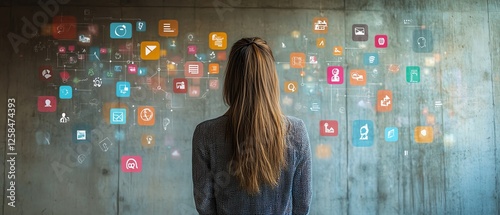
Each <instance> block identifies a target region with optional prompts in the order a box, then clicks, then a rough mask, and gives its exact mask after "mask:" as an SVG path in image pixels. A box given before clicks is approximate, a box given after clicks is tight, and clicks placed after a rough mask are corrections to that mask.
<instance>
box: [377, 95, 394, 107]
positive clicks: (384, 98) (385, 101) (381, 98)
mask: <svg viewBox="0 0 500 215" xmlns="http://www.w3.org/2000/svg"><path fill="white" fill-rule="evenodd" d="M391 110H392V91H390V90H379V91H378V92H377V111H378V112H389V111H391Z"/></svg>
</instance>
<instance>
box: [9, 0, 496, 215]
mask: <svg viewBox="0 0 500 215" xmlns="http://www.w3.org/2000/svg"><path fill="white" fill-rule="evenodd" d="M42 2H47V1H42ZM52 2H55V1H52ZM58 2H60V3H59V4H58V5H59V10H58V15H65V16H74V17H76V19H77V25H76V28H77V34H81V33H82V32H83V33H88V32H89V26H95V29H97V33H96V34H95V35H93V37H92V42H91V43H90V44H81V43H78V41H76V40H75V39H69V40H68V39H54V37H53V36H52V35H51V34H50V31H49V33H44V32H45V31H43V30H40V31H39V32H38V34H37V35H36V36H34V37H33V38H28V39H27V40H26V43H22V44H20V45H19V51H18V52H15V51H14V49H13V48H12V45H11V43H10V42H9V40H8V38H7V36H5V35H7V34H9V33H13V34H17V35H22V32H23V21H22V18H27V19H28V20H32V18H33V17H34V16H35V15H36V14H40V12H43V9H42V7H40V6H39V5H37V4H36V3H34V2H33V1H28V0H23V1H18V0H16V1H14V0H11V1H6V0H2V1H0V6H1V7H0V20H1V23H2V26H3V27H2V28H0V35H4V36H2V38H1V39H0V47H2V49H1V51H0V64H1V65H4V71H2V72H1V73H0V74H2V75H3V76H2V78H0V89H1V91H0V99H1V101H0V112H2V113H7V105H8V104H7V103H8V99H9V98H14V99H15V100H16V115H15V119H16V124H15V128H16V145H15V146H16V147H15V152H17V155H16V164H15V167H16V173H15V175H16V179H15V180H11V179H9V178H8V176H9V168H10V164H9V163H8V162H6V161H7V160H8V159H9V156H10V155H9V154H8V153H9V152H11V151H9V148H8V144H7V141H5V144H1V145H0V151H1V152H2V153H1V156H0V157H1V158H2V165H0V168H1V170H2V173H3V174H2V177H1V179H0V182H2V184H3V185H4V186H3V188H4V189H3V192H2V193H3V204H2V205H1V208H0V209H1V210H2V211H3V214H165V213H167V214H196V211H195V209H194V203H193V197H192V192H193V191H192V184H191V138H192V132H193V130H194V127H195V125H196V124H197V123H199V122H201V121H203V120H206V119H210V118H213V117H217V116H219V115H220V114H222V113H223V112H224V111H225V110H226V107H225V106H224V104H223V102H222V96H221V90H220V89H221V88H222V83H223V82H222V81H223V77H224V76H223V75H224V72H223V70H224V68H225V67H224V66H225V63H226V62H225V60H224V59H217V57H216V58H215V59H211V58H210V54H211V53H212V50H210V48H209V45H208V44H209V34H210V33H211V32H226V33H227V35H228V39H227V43H228V49H229V48H230V46H231V44H232V43H234V42H235V41H236V40H238V39H239V38H241V37H245V36H260V37H262V38H264V39H266V40H267V41H268V42H269V44H270V45H271V47H272V49H273V52H274V54H275V57H276V60H277V68H278V74H279V77H280V86H281V87H282V91H281V93H282V94H281V98H282V107H283V109H284V111H285V112H286V113H287V114H289V115H294V116H297V117H299V118H302V119H303V120H304V121H305V123H306V124H307V125H308V129H309V136H310V140H311V147H312V150H313V174H314V175H313V183H314V184H313V187H314V196H313V202H312V208H311V214H498V213H499V212H500V205H499V201H498V198H499V195H500V188H499V187H500V182H499V180H498V178H499V177H500V175H499V174H500V173H499V172H500V171H498V168H499V165H500V160H499V158H500V151H499V150H498V147H499V146H498V144H497V142H498V140H500V134H499V132H497V131H496V130H498V129H496V127H497V126H498V123H499V122H500V108H498V107H496V104H495V103H498V101H499V100H500V72H499V70H498V67H499V65H500V39H499V38H498V36H497V35H499V34H500V24H499V23H500V1H499V0H496V1H487V0H481V1H467V0H460V1H451V0H447V1H439V2H436V1H411V0H405V1H390V0H385V1H368V0H358V1H339V0H334V1H322V0H314V1H299V0H286V1H285V0H279V1H261V0H259V1H237V0H231V1H229V0H214V1H202V0H188V1H159V0H155V1H147V2H144V1H137V0H127V1H126V0H122V1H120V0H112V1H95V0H92V1H77V0H72V1H62V0H60V1H58ZM66 2H67V3H66ZM317 17H324V18H327V19H328V32H327V33H325V34H318V33H314V32H313V31H312V30H313V20H314V18H317ZM162 19H175V20H178V22H179V35H178V36H177V37H173V38H165V37H160V36H158V31H157V27H158V20H162ZM39 21H43V20H39ZM48 21H49V22H52V17H49V19H48ZM137 21H145V22H146V24H147V30H146V31H145V32H137V31H133V36H132V38H130V39H111V38H110V23H112V22H122V23H131V24H132V27H135V25H136V22H137ZM356 24H366V25H367V26H368V38H367V41H353V35H352V34H353V33H352V32H353V29H352V28H353V25H356ZM49 26H50V25H49ZM422 32H424V33H422ZM429 32H430V33H429ZM189 35H192V37H191V36H189ZM375 35H387V36H388V47H387V48H376V47H375V45H374V44H375V43H376V40H375ZM422 36H423V37H425V42H426V45H428V46H426V47H419V45H421V44H422V39H420V38H419V37H422ZM431 37H432V38H431ZM321 38H324V39H325V42H326V45H325V47H324V48H319V47H317V44H316V43H317V40H318V39H321ZM142 41H159V42H160V47H161V49H165V50H166V51H167V54H166V56H162V57H161V58H160V59H159V60H154V61H146V60H141V58H140V49H141V48H140V42H142ZM174 41H175V42H174ZM174 43H175V47H174V46H172V44H174ZM127 44H128V47H132V48H133V51H132V52H123V51H120V49H124V47H126V46H127ZM70 46H75V51H73V52H80V53H81V54H82V56H83V57H84V59H79V60H78V63H77V64H75V65H70V64H69V63H67V61H64V59H62V58H61V57H59V58H58V56H59V55H60V54H58V52H59V48H60V47H64V48H66V49H69V48H70ZM188 46H197V49H198V50H197V55H196V56H194V55H193V54H190V53H188ZM334 46H341V47H342V48H343V54H342V55H340V56H337V55H333V47H334ZM431 46H432V47H431ZM92 48H98V49H97V50H98V51H99V52H100V51H101V48H104V50H103V51H106V52H105V53H101V55H100V56H101V58H102V59H101V58H100V59H99V60H96V59H94V57H93V56H92V53H89V52H90V50H91V49H92ZM83 49H85V50H86V53H83V52H82V50H83ZM92 50H93V49H92ZM226 51H229V50H226ZM67 52H71V51H69V50H67ZM116 52H119V53H121V55H120V58H119V59H118V58H116V57H115V55H114V54H115V53H116ZM222 52H224V51H215V52H214V54H218V53H222ZM295 52H300V53H304V54H305V56H306V59H305V60H306V61H307V63H306V64H305V66H304V67H303V68H293V66H292V65H291V62H290V61H291V53H295ZM108 53H109V54H108ZM366 54H377V55H378V64H376V65H373V64H370V62H369V61H370V60H369V58H367V56H365V55H366ZM311 56H313V57H316V58H315V59H316V61H317V63H316V62H311V61H310V57H311ZM197 57H198V58H199V59H198V58H197ZM365 58H366V59H365ZM187 61H201V62H203V65H204V69H205V72H204V74H203V76H202V77H200V78H194V77H187V79H188V83H187V87H188V93H186V94H178V93H174V92H173V89H174V84H173V81H174V78H184V77H185V76H186V75H185V72H184V64H185V63H186V62H187ZM64 62H66V63H64ZM132 62H133V64H135V65H139V67H147V68H148V72H147V74H146V75H145V76H140V75H137V74H129V73H128V72H127V71H126V68H127V67H126V66H127V65H129V64H130V63H132ZM170 62H176V63H178V66H177V67H176V68H168V67H167V66H168V63H170ZM214 62H216V63H219V64H220V70H221V71H220V73H219V74H208V72H207V71H208V69H209V64H210V63H214ZM115 65H118V66H122V68H123V69H124V71H122V72H114V66H115ZM41 66H52V68H53V71H54V72H55V74H54V77H52V79H50V80H48V81H47V80H43V79H40V77H39V74H38V73H39V68H40V67H41ZM329 66H342V67H343V69H344V73H345V74H344V76H343V78H344V83H343V84H329V83H328V82H329V80H330V79H329V76H328V74H327V73H328V72H327V69H328V67H329ZM416 66H418V67H419V68H420V78H419V81H418V82H416V83H410V80H409V79H408V78H407V77H411V75H410V76H407V69H408V70H409V72H410V71H411V68H414V67H416ZM291 67H292V68H291ZM158 68H159V70H157V69H158ZM353 70H354V71H356V70H365V72H366V74H365V75H364V78H366V79H365V80H366V84H364V85H361V86H360V85H357V82H355V81H354V82H352V81H353V80H350V79H351V77H352V76H351V75H350V73H351V72H353ZM62 71H67V72H68V73H69V74H70V76H71V77H70V79H69V80H68V81H67V82H63V80H62V79H61V77H60V76H59V73H60V72H62ZM108 75H112V77H110V76H108ZM97 77H99V78H101V79H102V80H103V83H102V86H100V87H96V86H95V85H94V83H93V80H94V79H95V78H97ZM148 77H149V78H148ZM214 80H219V87H218V89H217V88H215V87H214V85H210V83H212V82H213V81H214ZM412 80H413V79H412ZM117 81H129V82H130V84H131V89H130V91H131V95H130V98H120V97H117V96H116V86H115V84H116V82H117ZM290 81H292V82H293V81H294V82H297V84H296V85H295V87H296V89H295V90H294V92H291V93H290V92H288V89H287V86H288V85H287V84H288V82H290ZM158 82H159V83H160V85H159V86H158V84H156V83H158ZM61 85H69V86H71V87H72V88H73V97H72V98H71V99H61V98H59V89H60V86H61ZM158 87H159V88H158ZM197 88H199V90H198V91H197V94H192V92H191V91H189V90H193V89H197ZM380 90H390V91H391V92H392V98H391V103H392V109H390V110H389V111H387V112H385V111H381V110H380V109H377V105H378V104H379V103H380V102H381V100H380V99H379V98H378V97H377V96H378V93H379V91H380ZM189 92H191V94H190V93H189ZM39 96H55V97H56V100H57V108H56V110H55V112H40V111H39V110H38V107H37V101H38V97H39ZM141 106H152V107H154V109H155V123H154V124H153V125H152V126H142V125H140V124H139V121H138V120H139V118H140V115H138V112H139V108H140V107H141ZM110 107H114V108H117V107H126V108H127V110H128V111H127V116H126V119H127V122H126V123H125V124H110V123H109V122H110V121H109V120H110V118H109V111H110V109H109V108H110ZM62 113H65V114H66V115H67V116H68V117H69V118H70V121H69V122H68V123H61V122H60V118H61V116H62ZM9 117H10V116H8V115H5V114H2V115H0V121H1V122H2V123H1V124H0V129H2V130H3V131H8V128H9V125H8V123H6V122H7V119H8V118H9ZM167 119H168V121H167ZM322 120H335V121H337V123H338V128H337V129H336V132H335V135H334V136H328V135H322V133H321V130H322V129H324V124H321V121H322ZM358 120H365V121H364V122H366V121H371V123H372V124H371V125H370V133H369V135H370V136H369V137H368V141H360V139H361V138H360V136H359V135H361V129H360V128H359V127H358V122H359V121H358ZM4 122H5V123H4ZM167 122H168V123H167ZM364 122H363V123H362V124H359V125H364ZM330 125H331V124H330ZM367 125H368V124H367ZM421 126H426V127H425V128H426V131H427V132H430V131H431V130H432V133H433V135H432V136H433V137H432V138H431V140H430V141H429V142H425V141H424V142H425V143H421V142H422V139H426V138H428V137H429V135H430V134H429V133H427V135H425V136H421V135H419V134H420V130H418V129H420V128H421ZM387 128H397V130H398V135H396V136H397V140H395V141H392V140H387V139H386V138H387V137H386V136H387V135H386V129H387ZM76 130H86V131H87V138H88V139H87V141H83V142H82V141H78V140H76V138H75V137H74V136H75V135H76ZM214 132H217V131H214ZM7 134H8V132H7V133H4V132H1V133H0V138H2V139H5V140H7V139H8V138H7ZM148 135H151V136H152V137H154V143H153V144H152V145H153V146H151V144H150V145H148V144H147V139H145V137H146V136H148ZM371 135H372V136H371ZM143 142H144V144H143ZM104 143H106V147H107V148H106V147H104V145H103V144H104ZM360 146H363V147H360ZM127 155H134V156H141V157H142V164H141V166H142V171H141V172H140V173H129V172H124V171H123V170H122V168H121V165H122V162H123V161H122V156H127ZM11 181H15V184H16V186H15V188H16V195H15V197H16V207H15V208H14V207H11V206H9V205H8V203H9V202H10V200H9V198H8V195H9V192H8V191H7V189H8V188H9V183H10V182H11Z"/></svg>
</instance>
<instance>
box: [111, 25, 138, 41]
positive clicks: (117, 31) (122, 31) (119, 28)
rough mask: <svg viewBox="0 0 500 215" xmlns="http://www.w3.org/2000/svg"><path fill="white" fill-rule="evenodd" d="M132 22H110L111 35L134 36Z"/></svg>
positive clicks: (119, 37) (118, 36) (127, 37)
mask: <svg viewBox="0 0 500 215" xmlns="http://www.w3.org/2000/svg"><path fill="white" fill-rule="evenodd" d="M132 31H133V30H132V24H131V23H125V22H112V23H111V24H109V37H111V39H130V38H132Z"/></svg>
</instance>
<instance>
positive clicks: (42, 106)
mask: <svg viewBox="0 0 500 215" xmlns="http://www.w3.org/2000/svg"><path fill="white" fill-rule="evenodd" d="M56 109H57V99H56V97H55V96H38V111H39V112H55V111H56Z"/></svg>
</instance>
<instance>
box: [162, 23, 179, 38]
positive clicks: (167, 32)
mask: <svg viewBox="0 0 500 215" xmlns="http://www.w3.org/2000/svg"><path fill="white" fill-rule="evenodd" d="M178 34H179V23H178V22H177V20H160V21H159V22H158V35H160V36H162V37H177V35H178Z"/></svg>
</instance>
